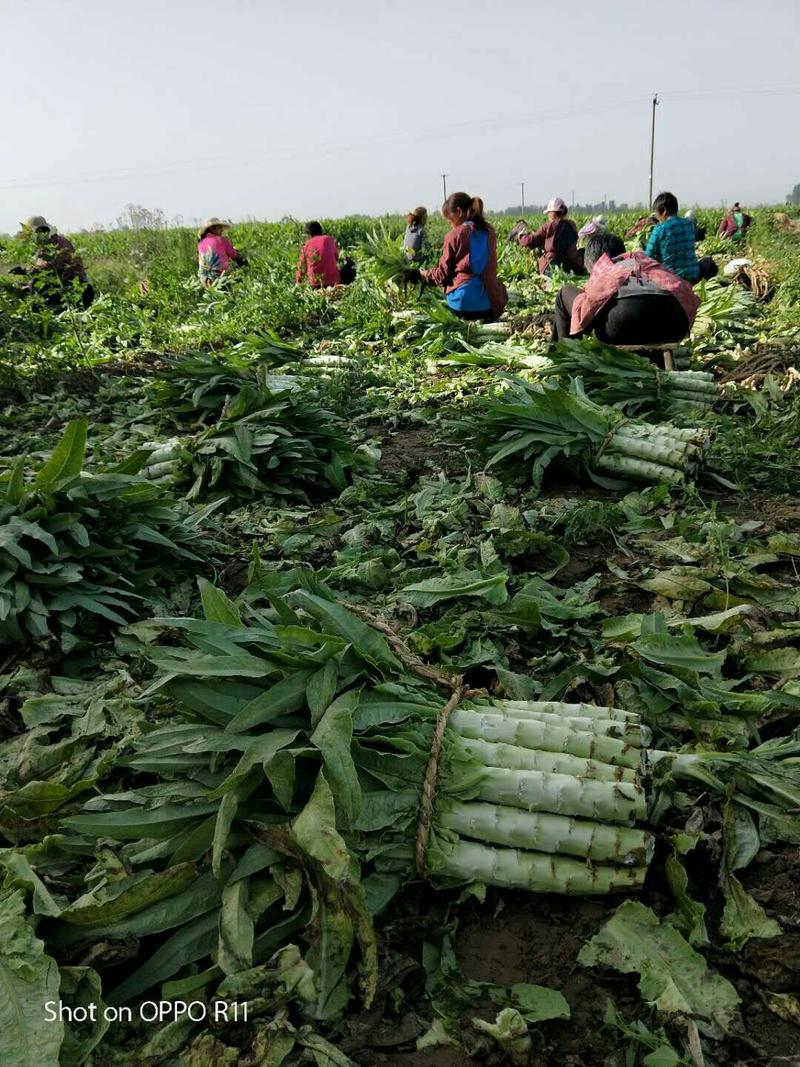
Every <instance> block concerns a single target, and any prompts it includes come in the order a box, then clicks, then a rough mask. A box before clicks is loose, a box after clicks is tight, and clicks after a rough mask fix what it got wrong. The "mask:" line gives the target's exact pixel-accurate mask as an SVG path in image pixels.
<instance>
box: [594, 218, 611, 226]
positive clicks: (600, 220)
mask: <svg viewBox="0 0 800 1067" xmlns="http://www.w3.org/2000/svg"><path fill="white" fill-rule="evenodd" d="M592 221H593V222H596V223H597V225H598V226H607V225H608V219H607V218H606V217H605V215H595V217H594V219H593V220H592Z"/></svg>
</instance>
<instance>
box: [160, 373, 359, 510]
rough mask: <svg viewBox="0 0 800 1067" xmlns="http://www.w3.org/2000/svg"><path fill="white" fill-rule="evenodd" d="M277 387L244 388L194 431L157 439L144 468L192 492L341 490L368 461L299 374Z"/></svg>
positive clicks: (284, 494)
mask: <svg viewBox="0 0 800 1067" xmlns="http://www.w3.org/2000/svg"><path fill="white" fill-rule="evenodd" d="M273 383H274V384H275V389H274V390H270V389H269V388H268V387H267V385H264V386H262V387H261V388H255V387H253V386H249V385H245V386H242V387H241V388H240V389H239V390H238V392H236V393H235V395H233V396H232V397H230V398H228V399H227V400H226V401H225V402H224V405H223V408H222V412H221V414H220V418H219V421H218V422H216V423H215V424H214V425H213V426H211V427H209V429H207V430H205V431H203V432H202V433H200V434H197V435H195V436H194V437H185V438H177V437H173V438H172V439H171V440H170V441H167V442H165V443H163V444H160V445H158V444H154V445H153V451H152V452H151V453H150V454H149V455H146V454H145V455H144V459H143V463H144V466H143V468H142V473H143V474H144V476H145V477H147V478H149V479H152V480H153V481H156V482H158V483H159V484H174V485H181V484H187V485H188V484H189V483H191V487H190V488H189V489H188V493H187V496H188V497H189V499H196V498H200V497H204V496H207V495H209V494H230V495H233V496H237V497H252V496H254V495H255V494H261V495H269V496H275V497H287V498H288V497H295V498H298V497H299V498H300V499H307V493H308V492H314V491H318V490H319V488H320V487H325V488H332V489H335V490H342V489H344V488H345V486H346V485H347V482H348V472H349V471H350V469H351V468H353V467H355V466H358V465H359V464H360V463H363V461H364V457H363V456H359V455H358V454H356V453H355V452H354V451H353V449H352V448H351V446H350V445H349V443H348V442H347V440H346V438H345V437H344V434H343V432H342V423H341V420H340V419H338V418H337V416H336V415H334V414H333V413H332V412H330V411H327V410H326V409H324V408H323V407H322V406H321V404H320V403H319V400H318V399H317V398H316V396H315V395H314V394H313V393H312V392H311V391H310V390H301V389H300V388H299V387H298V386H297V385H296V382H295V379H289V380H288V386H287V387H286V388H281V387H280V386H281V384H282V383H281V382H280V381H277V380H274V382H273Z"/></svg>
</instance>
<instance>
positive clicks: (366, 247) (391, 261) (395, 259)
mask: <svg viewBox="0 0 800 1067" xmlns="http://www.w3.org/2000/svg"><path fill="white" fill-rule="evenodd" d="M363 252H364V256H363V263H364V266H365V268H366V271H367V273H368V274H370V275H371V276H372V277H373V278H374V279H375V280H376V281H377V282H378V283H380V284H381V285H385V284H386V283H387V282H394V281H397V280H398V279H399V278H402V277H403V272H404V271H406V270H408V268H409V266H410V261H409V258H408V256H407V255H406V253H405V252H404V251H403V247H402V244H401V241H400V238H399V237H392V235H391V234H390V233H389V231H388V230H387V229H386V226H385V225H384V223H382V222H381V223H379V224H378V226H377V227H376V228H375V229H374V230H372V232H371V233H369V234H367V236H366V238H365V239H364V244H363Z"/></svg>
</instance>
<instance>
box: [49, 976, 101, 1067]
mask: <svg viewBox="0 0 800 1067" xmlns="http://www.w3.org/2000/svg"><path fill="white" fill-rule="evenodd" d="M60 995H61V999H62V1000H63V1001H64V1003H65V1004H67V1005H69V1007H70V1008H73V1009H74V1008H77V1007H85V1008H90V1007H91V1005H94V1006H95V1008H94V1015H95V1021H94V1022H91V1021H87V1022H84V1023H81V1024H80V1025H77V1024H72V1023H67V1025H66V1026H65V1029H64V1043H63V1044H62V1046H61V1059H60V1064H61V1067H83V1064H85V1063H86V1062H87V1060H88V1059H89V1055H90V1054H91V1052H92V1051H93V1050H94V1049H95V1048H97V1046H98V1045H99V1044H100V1042H101V1041H102V1039H103V1035H104V1034H105V1033H106V1031H107V1030H108V1028H109V1026H110V1025H111V1024H110V1022H109V1020H108V1019H107V1018H106V1017H105V1012H104V1009H105V1003H104V1001H103V997H102V991H101V986H100V978H99V976H98V974H97V972H96V971H93V970H92V968H91V967H62V968H61V989H60Z"/></svg>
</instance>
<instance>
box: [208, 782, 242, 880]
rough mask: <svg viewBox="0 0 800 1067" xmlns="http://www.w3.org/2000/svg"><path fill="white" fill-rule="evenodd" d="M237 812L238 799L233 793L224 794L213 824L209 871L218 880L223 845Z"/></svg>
mask: <svg viewBox="0 0 800 1067" xmlns="http://www.w3.org/2000/svg"><path fill="white" fill-rule="evenodd" d="M238 810H239V798H238V796H237V795H236V793H235V792H234V791H231V792H230V793H226V794H225V796H224V797H223V798H222V801H221V803H220V806H219V812H218V813H217V821H216V823H215V824H214V841H213V844H212V846H211V870H212V871H213V872H214V877H215V878H219V876H220V872H221V870H222V857H223V853H224V850H225V845H226V844H227V843H228V835H229V834H230V832H231V827H232V826H233V820H234V819H235V818H236V812H237V811H238Z"/></svg>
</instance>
